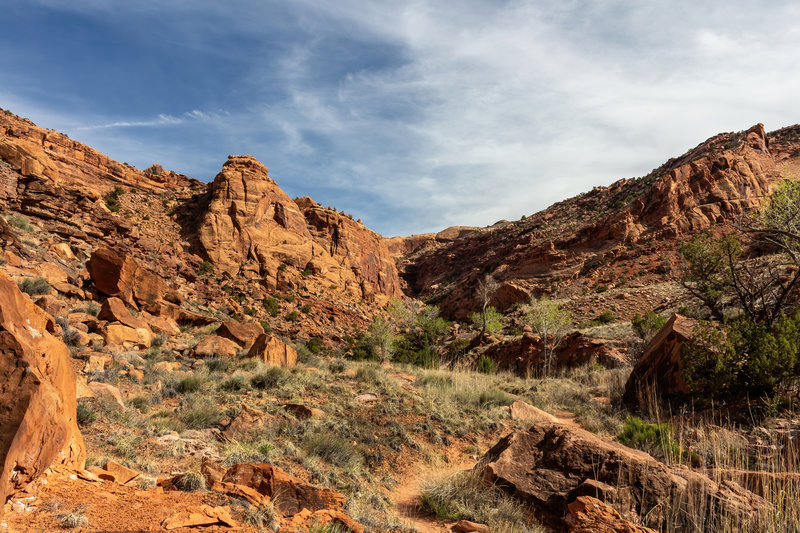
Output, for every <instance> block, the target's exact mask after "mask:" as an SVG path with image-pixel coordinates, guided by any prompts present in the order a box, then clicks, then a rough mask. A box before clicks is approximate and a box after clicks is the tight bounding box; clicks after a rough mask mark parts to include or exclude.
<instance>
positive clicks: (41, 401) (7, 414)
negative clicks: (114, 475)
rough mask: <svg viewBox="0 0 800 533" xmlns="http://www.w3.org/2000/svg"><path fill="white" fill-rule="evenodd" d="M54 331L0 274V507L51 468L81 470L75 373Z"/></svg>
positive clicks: (82, 453) (46, 318)
mask: <svg viewBox="0 0 800 533" xmlns="http://www.w3.org/2000/svg"><path fill="white" fill-rule="evenodd" d="M53 330H54V324H53V320H52V318H51V317H50V316H49V315H47V314H46V313H45V312H44V311H42V310H41V309H40V308H39V307H37V306H35V305H34V304H33V302H31V301H30V299H29V298H28V297H27V296H25V295H23V294H22V293H21V292H20V291H19V289H18V288H17V286H16V284H15V283H14V282H13V281H12V280H11V279H10V278H9V277H8V276H7V275H6V274H5V273H3V272H0V383H2V385H0V427H1V428H2V432H0V466H1V467H2V470H0V504H3V503H5V502H6V501H7V500H8V498H9V497H10V496H11V495H13V494H14V493H15V492H17V491H19V490H21V489H23V488H25V486H26V485H28V484H29V483H30V482H31V481H33V480H34V479H35V478H36V477H37V476H39V475H41V474H42V472H43V471H44V470H45V469H46V468H48V467H49V466H51V465H64V466H66V467H68V468H75V469H81V468H83V464H84V460H85V450H84V445H83V438H82V437H81V434H80V431H79V430H78V426H77V422H76V418H75V417H76V415H75V409H76V400H75V383H76V380H75V373H74V371H73V370H72V366H71V363H70V357H69V350H68V349H67V347H66V346H65V345H64V343H63V342H62V341H61V340H60V339H57V338H56V337H54V336H53V335H52V331H53ZM1 512H2V505H0V513H1Z"/></svg>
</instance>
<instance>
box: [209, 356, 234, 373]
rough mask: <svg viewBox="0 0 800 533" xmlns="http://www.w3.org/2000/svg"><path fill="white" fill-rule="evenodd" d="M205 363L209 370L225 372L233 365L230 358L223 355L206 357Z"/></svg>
mask: <svg viewBox="0 0 800 533" xmlns="http://www.w3.org/2000/svg"><path fill="white" fill-rule="evenodd" d="M204 363H205V365H206V368H207V369H208V371H209V372H225V371H226V370H228V369H229V368H230V366H231V362H230V360H228V359H223V358H222V357H212V358H211V359H206V360H205V361H204Z"/></svg>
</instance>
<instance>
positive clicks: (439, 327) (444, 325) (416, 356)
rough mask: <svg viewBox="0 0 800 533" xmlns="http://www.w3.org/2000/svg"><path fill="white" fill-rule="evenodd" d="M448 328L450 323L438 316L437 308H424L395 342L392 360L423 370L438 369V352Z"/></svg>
mask: <svg viewBox="0 0 800 533" xmlns="http://www.w3.org/2000/svg"><path fill="white" fill-rule="evenodd" d="M449 327H450V323H449V322H448V321H447V320H445V319H443V318H441V317H440V316H439V308H438V307H436V306H431V305H429V306H426V307H425V308H424V309H422V311H420V312H419V313H418V314H417V315H416V317H415V318H414V321H413V323H412V325H411V327H409V328H408V329H407V331H406V332H404V333H403V334H402V335H400V336H399V337H398V338H397V340H396V341H395V343H394V357H393V359H394V360H396V361H398V362H401V363H411V364H414V365H418V366H422V367H425V368H435V367H438V366H439V362H440V353H439V350H440V349H441V348H442V344H443V343H442V341H443V340H444V335H445V334H446V333H447V331H448V329H449Z"/></svg>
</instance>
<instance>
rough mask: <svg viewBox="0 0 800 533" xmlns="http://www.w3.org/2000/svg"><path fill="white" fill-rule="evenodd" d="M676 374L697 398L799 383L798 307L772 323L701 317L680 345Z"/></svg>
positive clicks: (759, 392)
mask: <svg viewBox="0 0 800 533" xmlns="http://www.w3.org/2000/svg"><path fill="white" fill-rule="evenodd" d="M681 356H682V358H683V369H682V375H683V378H684V380H686V383H687V384H688V385H689V388H690V390H691V391H692V393H693V395H694V397H695V398H696V399H699V400H706V401H707V400H727V399H736V398H743V397H747V396H749V397H751V398H763V397H766V398H772V397H774V396H776V395H778V394H782V393H785V392H787V391H789V390H792V389H796V388H797V385H798V382H800V311H798V312H795V314H794V315H792V316H787V315H783V314H782V315H780V316H778V318H777V319H776V320H775V322H774V323H773V324H772V325H767V324H763V323H756V322H754V321H753V320H751V319H750V318H748V317H745V316H741V317H739V318H737V319H735V320H730V321H728V323H727V324H726V325H725V326H722V325H720V324H717V323H715V322H710V321H701V322H700V323H699V324H698V325H697V327H696V328H695V330H694V333H693V335H692V339H691V340H690V342H688V343H685V344H684V345H683V346H682V348H681Z"/></svg>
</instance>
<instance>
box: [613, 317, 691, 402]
mask: <svg viewBox="0 0 800 533" xmlns="http://www.w3.org/2000/svg"><path fill="white" fill-rule="evenodd" d="M696 324H697V321H696V320H694V319H691V318H687V317H685V316H681V315H677V314H676V315H672V317H671V318H670V319H669V320H668V321H667V323H666V324H664V327H662V328H661V329H660V330H659V331H658V333H657V334H656V336H655V337H653V340H651V341H650V342H649V343H648V345H647V346H646V347H645V350H644V353H643V354H642V356H641V357H640V358H639V360H638V361H637V362H636V365H635V366H634V367H633V370H632V371H631V374H630V376H629V377H628V381H627V383H626V384H625V393H624V395H623V400H624V401H625V402H626V403H628V404H630V405H637V404H639V402H640V400H642V399H647V398H650V397H651V393H654V394H655V396H652V397H657V398H664V399H675V400H680V399H682V398H685V397H686V396H687V395H688V394H689V386H688V385H687V384H686V381H684V379H683V376H682V375H681V369H682V368H683V360H682V359H681V346H683V344H684V343H686V342H688V341H689V340H690V339H691V338H692V332H693V331H694V327H695V325H696Z"/></svg>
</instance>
